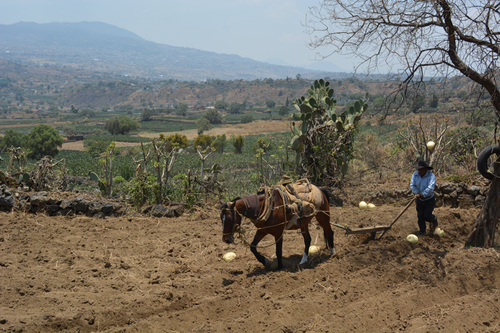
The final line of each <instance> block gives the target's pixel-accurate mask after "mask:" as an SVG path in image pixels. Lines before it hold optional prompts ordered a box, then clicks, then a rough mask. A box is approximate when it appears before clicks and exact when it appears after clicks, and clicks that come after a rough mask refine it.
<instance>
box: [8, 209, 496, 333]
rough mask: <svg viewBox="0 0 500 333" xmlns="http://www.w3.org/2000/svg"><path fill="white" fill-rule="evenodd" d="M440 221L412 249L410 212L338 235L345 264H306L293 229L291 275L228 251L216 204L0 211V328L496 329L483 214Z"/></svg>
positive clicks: (361, 218)
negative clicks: (125, 211) (478, 237)
mask: <svg viewBox="0 0 500 333" xmlns="http://www.w3.org/2000/svg"><path fill="white" fill-rule="evenodd" d="M401 210H402V207H400V206H397V207H393V206H381V207H377V208H376V209H374V210H369V211H368V210H364V211H361V210H359V209H358V208H354V207H351V208H332V210H331V214H332V219H331V220H332V222H334V223H342V224H347V225H349V226H351V227H360V226H372V225H377V224H389V223H390V222H391V221H392V220H393V219H394V218H395V217H396V216H397V214H398V213H399V212H400V211H401ZM436 211H437V214H438V216H439V221H440V227H441V228H443V229H444V230H445V232H446V234H445V236H444V237H443V238H441V239H439V238H432V237H421V238H420V240H419V242H418V243H417V244H416V245H412V244H410V243H408V242H407V241H406V240H405V238H406V236H407V235H408V234H409V233H410V232H414V231H415V230H416V229H417V226H416V221H415V215H416V213H415V211H414V207H411V208H410V209H409V210H408V211H407V212H406V213H405V214H404V215H403V216H402V217H401V219H400V220H399V221H398V222H397V223H396V224H395V226H394V227H393V228H392V229H391V230H390V231H389V232H387V233H386V235H385V236H384V237H383V238H382V239H381V240H371V241H367V235H346V234H345V233H344V232H343V231H342V230H341V229H335V231H336V234H335V244H336V248H337V254H336V255H335V256H333V257H331V256H329V255H328V251H327V250H325V249H323V251H322V253H321V255H320V256H319V257H316V258H313V259H310V261H309V262H308V263H306V264H304V265H303V266H302V267H298V263H299V261H300V259H301V253H302V251H303V240H302V236H301V235H300V234H299V233H297V232H292V231H289V232H286V234H285V236H284V248H283V255H284V265H285V269H284V270H283V271H274V270H266V269H264V267H263V266H261V265H260V263H258V262H257V260H256V259H255V258H254V256H253V255H252V253H251V252H250V250H249V248H248V247H246V246H245V245H243V244H239V245H226V244H224V243H222V240H221V238H222V231H221V228H222V227H221V222H220V219H219V212H218V210H217V209H216V208H215V205H213V206H207V207H206V208H205V209H204V210H197V211H194V212H190V213H189V212H188V213H186V214H184V215H183V216H181V217H179V218H172V219H168V218H160V219H158V218H148V217H140V216H125V217H120V218H106V219H93V218H88V217H83V216H77V217H48V216H45V215H28V214H22V213H9V214H6V213H0V230H1V235H0V249H1V255H0V281H1V289H0V290H1V291H0V306H1V311H0V331H4V332H46V331H57V332H98V331H101V332H223V331H224V332H228V331H232V332H242V331H245V332H262V331H266V332H347V331H365V332H395V331H409V332H437V331H442V332H499V331H500V302H499V298H500V291H499V287H500V255H499V253H498V252H497V251H496V250H493V249H489V250H484V249H462V247H463V244H464V241H465V238H466V236H467V234H468V233H469V231H470V230H471V226H472V224H473V222H474V220H475V217H476V215H477V213H478V211H477V210H475V209H471V210H461V209H451V208H438V209H437V210H436ZM246 229H247V230H248V233H247V234H248V235H249V237H252V234H253V229H252V227H251V226H250V225H247V227H246ZM311 230H312V237H313V244H318V245H321V246H322V248H324V242H323V240H322V233H321V230H320V229H318V227H317V225H316V224H314V225H313V226H312V228H311ZM436 237H437V236H436ZM261 245H263V246H266V245H272V240H271V239H270V238H267V237H266V238H265V239H264V240H263V242H262V243H261ZM228 251H234V252H235V253H236V254H237V258H236V259H235V260H234V261H231V262H224V261H223V260H222V259H221V257H222V255H223V254H224V253H226V252H228ZM261 252H262V253H264V254H266V256H267V257H268V258H272V257H273V252H274V246H268V247H265V248H262V249H261ZM273 264H274V266H275V265H276V260H274V262H273Z"/></svg>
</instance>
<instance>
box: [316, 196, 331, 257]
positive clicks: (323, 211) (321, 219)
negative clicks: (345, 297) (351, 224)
mask: <svg viewBox="0 0 500 333" xmlns="http://www.w3.org/2000/svg"><path fill="white" fill-rule="evenodd" d="M323 195H324V194H323ZM323 202H324V204H323V205H321V207H320V208H319V212H318V213H317V214H316V221H318V223H319V225H320V226H321V228H323V235H324V237H325V243H326V246H327V248H329V249H330V253H331V254H335V252H336V251H335V246H334V243H333V238H334V232H333V230H332V226H331V225H330V205H329V204H328V199H326V197H324V198H323Z"/></svg>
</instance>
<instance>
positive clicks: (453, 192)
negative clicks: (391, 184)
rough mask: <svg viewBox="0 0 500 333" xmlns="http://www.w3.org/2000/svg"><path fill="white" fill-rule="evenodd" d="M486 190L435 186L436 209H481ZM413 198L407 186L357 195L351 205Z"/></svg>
mask: <svg viewBox="0 0 500 333" xmlns="http://www.w3.org/2000/svg"><path fill="white" fill-rule="evenodd" d="M487 191H488V188H482V187H479V186H477V185H466V184H465V183H459V184H453V183H443V184H436V187H435V197H436V207H443V206H445V207H451V208H470V207H482V206H483V204H484V202H485V200H486V195H487ZM412 197H413V193H412V191H411V189H410V187H409V186H408V188H407V189H406V190H373V191H368V192H366V193H362V194H358V195H355V196H353V198H351V203H352V204H353V205H356V206H357V205H358V203H359V202H360V201H366V202H370V203H373V204H375V205H384V204H385V205H387V204H397V203H401V204H406V203H407V202H408V201H409V200H410V199H411V198H412Z"/></svg>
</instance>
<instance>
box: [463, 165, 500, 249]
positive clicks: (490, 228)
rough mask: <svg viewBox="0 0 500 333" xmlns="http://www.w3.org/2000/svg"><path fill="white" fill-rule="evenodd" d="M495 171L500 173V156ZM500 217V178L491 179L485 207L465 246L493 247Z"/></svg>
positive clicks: (497, 173) (494, 167)
mask: <svg viewBox="0 0 500 333" xmlns="http://www.w3.org/2000/svg"><path fill="white" fill-rule="evenodd" d="M493 169H494V173H495V174H496V175H500V158H499V159H497V160H496V161H495V163H494V166H493ZM499 217H500V178H497V177H495V178H493V180H492V181H491V185H490V189H489V191H488V197H487V198H486V201H485V203H484V206H483V209H482V210H481V212H480V213H479V215H478V216H477V220H476V224H475V225H474V228H473V229H472V232H471V233H470V234H469V237H468V238H467V241H466V242H465V247H469V246H474V247H486V248H487V247H492V246H493V241H494V240H495V231H496V226H497V222H498V218H499Z"/></svg>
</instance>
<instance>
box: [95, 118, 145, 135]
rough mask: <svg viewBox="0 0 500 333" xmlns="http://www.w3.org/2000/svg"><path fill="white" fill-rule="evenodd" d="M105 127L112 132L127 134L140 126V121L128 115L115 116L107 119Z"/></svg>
mask: <svg viewBox="0 0 500 333" xmlns="http://www.w3.org/2000/svg"><path fill="white" fill-rule="evenodd" d="M104 128H105V129H106V130H107V131H108V132H109V133H111V134H114V135H115V134H127V133H130V132H131V131H135V130H136V129H138V128H139V123H138V122H137V121H135V120H132V119H130V118H129V117H127V116H120V117H115V118H112V119H108V120H106V123H104Z"/></svg>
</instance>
